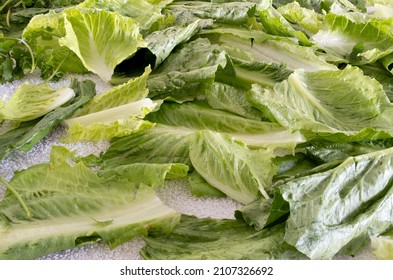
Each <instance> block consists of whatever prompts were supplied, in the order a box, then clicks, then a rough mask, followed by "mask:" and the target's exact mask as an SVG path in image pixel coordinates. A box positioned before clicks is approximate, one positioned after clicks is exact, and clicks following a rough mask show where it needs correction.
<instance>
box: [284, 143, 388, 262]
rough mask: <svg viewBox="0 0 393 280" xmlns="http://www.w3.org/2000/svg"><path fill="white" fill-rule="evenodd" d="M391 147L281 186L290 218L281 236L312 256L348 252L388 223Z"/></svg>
mask: <svg viewBox="0 0 393 280" xmlns="http://www.w3.org/2000/svg"><path fill="white" fill-rule="evenodd" d="M392 155H393V150H392V149H391V148H390V149H386V150H382V151H378V152H374V153H369V154H365V155H360V156H357V157H349V158H347V159H346V160H345V161H344V162H343V163H342V164H341V165H339V166H337V167H336V168H333V169H331V170H328V171H325V172H321V173H316V174H313V175H310V176H305V177H300V178H297V179H294V180H291V181H289V182H287V183H285V184H283V185H281V186H280V187H279V188H280V191H281V194H282V197H283V198H284V199H285V200H286V201H288V203H289V207H290V216H289V219H288V220H287V224H286V234H285V240H286V241H287V242H288V243H289V244H292V245H293V246H295V247H296V248H297V249H298V250H299V251H301V252H303V253H304V254H306V255H307V256H308V257H310V258H312V259H331V258H332V257H333V256H334V255H335V254H336V253H337V252H339V251H340V250H341V249H342V248H343V247H347V248H349V249H350V250H351V251H350V253H351V254H352V255H355V254H356V253H357V251H358V250H359V246H361V245H364V243H365V242H366V241H367V239H368V238H369V237H371V236H374V235H379V234H381V233H383V232H385V231H386V230H388V229H389V228H391V226H392V218H393V217H392V211H391V205H392V199H393V188H392V176H393V173H392V170H393V168H392V162H393V161H392V159H393V157H392Z"/></svg>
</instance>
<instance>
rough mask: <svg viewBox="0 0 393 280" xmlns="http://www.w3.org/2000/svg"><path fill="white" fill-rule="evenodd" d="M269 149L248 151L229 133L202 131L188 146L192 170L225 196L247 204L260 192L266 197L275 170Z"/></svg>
mask: <svg viewBox="0 0 393 280" xmlns="http://www.w3.org/2000/svg"><path fill="white" fill-rule="evenodd" d="M272 157H273V156H272V151H270V150H266V151H263V150H258V151H250V150H249V149H248V148H247V147H246V146H245V145H244V144H243V143H241V142H236V141H235V140H233V139H232V138H231V137H229V136H228V135H224V134H220V133H217V132H212V131H208V130H206V131H201V132H199V133H198V134H196V135H195V137H194V141H193V142H192V143H191V146H190V159H191V163H192V166H193V167H194V168H195V170H196V171H197V172H198V173H199V174H200V175H201V176H202V177H203V178H204V179H205V180H206V181H207V182H208V183H209V184H211V185H212V186H214V187H215V188H217V189H219V190H220V191H222V192H223V193H225V194H226V195H227V196H228V197H230V198H232V199H234V200H236V201H239V202H241V203H244V204H247V203H250V202H252V201H253V200H255V199H257V198H258V197H259V196H261V195H262V196H264V197H265V198H269V195H268V194H267V190H268V189H269V188H270V187H271V180H272V176H273V174H274V172H275V169H274V167H273V166H272V163H271V158H272Z"/></svg>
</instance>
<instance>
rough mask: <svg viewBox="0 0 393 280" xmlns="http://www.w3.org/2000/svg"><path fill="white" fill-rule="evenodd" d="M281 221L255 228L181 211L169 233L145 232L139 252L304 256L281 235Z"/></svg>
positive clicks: (188, 256)
mask: <svg viewBox="0 0 393 280" xmlns="http://www.w3.org/2000/svg"><path fill="white" fill-rule="evenodd" d="M283 235H284V227H283V226H282V225H279V226H276V227H273V228H271V229H266V230H261V231H256V230H255V229H253V228H252V227H250V226H248V225H247V224H245V223H244V222H241V221H238V220H228V219H223V220H216V219H210V218H204V219H198V218H196V217H192V216H185V215H182V218H181V222H180V224H179V225H177V226H176V227H175V228H174V230H173V232H172V233H171V234H170V235H169V236H165V235H163V234H162V233H159V232H155V231H154V232H152V231H151V232H149V236H148V237H146V238H145V242H146V246H145V247H143V248H142V250H141V255H142V256H143V258H145V259H153V260H264V259H269V260H270V259H280V260H283V259H306V257H305V256H304V255H303V254H301V253H299V252H297V251H296V250H295V249H294V248H293V247H291V246H289V245H288V244H286V243H285V242H284V241H283V240H282V237H283Z"/></svg>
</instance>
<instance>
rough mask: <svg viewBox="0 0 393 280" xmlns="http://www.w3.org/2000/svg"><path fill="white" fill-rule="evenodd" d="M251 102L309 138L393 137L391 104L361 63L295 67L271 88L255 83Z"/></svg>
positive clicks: (334, 139) (250, 98) (343, 139)
mask: <svg viewBox="0 0 393 280" xmlns="http://www.w3.org/2000/svg"><path fill="white" fill-rule="evenodd" d="M249 101H250V102H251V104H253V105H254V106H256V107H257V108H258V109H260V110H261V111H262V112H265V114H266V115H269V114H271V118H272V120H275V121H278V122H279V123H280V124H281V125H283V126H284V127H287V128H289V129H290V130H292V131H300V132H301V133H302V134H303V135H305V136H306V138H308V139H313V138H316V137H322V138H326V139H328V140H330V141H334V142H342V141H344V142H347V141H365V140H366V141H368V140H374V139H381V138H390V137H391V135H392V132H393V131H392V127H393V126H392V118H391V117H390V116H391V114H392V110H393V107H392V106H393V105H392V104H391V103H390V101H389V99H388V98H387V96H386V94H385V92H384V90H383V87H382V85H381V84H380V83H378V82H377V81H376V80H374V79H371V78H370V77H368V76H365V75H363V73H362V71H361V70H360V69H358V68H357V67H351V66H348V67H346V68H345V69H344V70H335V71H317V72H312V73H305V72H302V71H296V72H295V73H294V74H292V75H291V76H290V77H289V78H288V79H287V80H286V81H284V82H282V83H279V84H277V85H276V86H275V87H274V89H273V90H270V89H263V88H261V87H260V86H256V85H255V86H254V87H253V89H252V90H251V91H250V94H249Z"/></svg>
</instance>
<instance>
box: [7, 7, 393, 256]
mask: <svg viewBox="0 0 393 280" xmlns="http://www.w3.org/2000/svg"><path fill="white" fill-rule="evenodd" d="M25 2H29V3H25ZM52 2H56V3H57V2H58V4H57V6H56V7H54V6H50V7H48V6H45V1H21V2H18V4H15V5H13V4H12V3H13V1H6V3H5V4H3V5H2V6H1V7H0V13H1V16H2V17H1V18H0V19H1V20H3V19H4V20H5V23H4V22H2V23H1V26H2V32H1V33H0V75H1V76H0V77H1V78H0V80H1V81H2V82H6V81H12V80H15V79H19V78H21V77H23V76H24V75H26V74H28V73H29V72H36V71H37V72H38V73H40V75H41V77H42V78H43V79H44V80H45V81H46V82H45V83H43V84H40V85H32V84H23V85H21V86H20V87H19V88H18V90H17V91H16V92H15V93H14V94H13V95H12V96H11V97H10V98H9V99H8V100H3V101H2V102H1V103H0V122H1V129H0V159H4V158H6V157H9V156H12V153H13V151H14V150H21V151H29V150H30V149H31V148H32V147H33V146H34V145H35V144H36V143H37V142H39V141H40V140H41V139H43V138H44V137H45V136H46V135H48V134H49V133H51V131H53V129H63V130H64V131H65V133H64V137H63V138H62V139H61V141H63V142H65V143H71V142H84V141H103V140H105V141H109V143H110V146H109V148H108V149H107V150H106V151H105V152H103V153H102V154H101V155H99V156H93V155H91V156H88V157H78V156H76V155H75V153H73V152H72V151H69V150H68V149H66V148H64V147H60V146H53V147H52V152H51V157H50V160H49V162H46V163H42V164H38V165H34V166H32V167H30V168H28V169H25V170H21V171H18V172H16V173H15V175H14V177H13V178H12V179H11V180H10V181H9V182H7V181H6V180H4V179H1V178H0V182H1V183H2V184H3V185H5V186H6V188H7V190H6V193H5V196H4V199H3V200H2V201H1V202H0V259H30V258H32V259H33V258H37V257H40V256H43V255H46V254H49V253H51V252H56V251H59V250H62V249H66V248H72V247H76V246H82V245H85V244H88V243H91V242H98V241H103V242H105V243H106V244H108V246H109V247H110V248H115V247H116V246H118V245H120V244H122V243H124V242H126V241H129V240H131V239H133V238H134V237H136V236H138V235H143V236H144V238H145V239H144V240H145V246H144V247H143V248H142V250H141V252H140V253H141V256H142V257H144V258H145V259H332V258H334V257H335V256H337V255H347V256H354V257H356V256H357V254H358V253H359V252H360V251H361V250H362V249H363V248H364V247H365V246H367V245H369V244H370V243H371V240H372V246H373V247H374V248H375V252H376V254H377V255H378V256H379V257H380V258H391V256H392V245H391V235H392V234H391V232H392V230H393V118H392V116H393V103H392V101H393V71H392V68H393V66H392V65H393V47H392V46H393V32H392V31H393V6H392V4H391V3H390V1H387V0H386V1H384V0H374V1H373V0H321V1H319V0H299V1H291V0H277V1H275V0H273V1H272V0H250V1H246V0H206V1H178V0H112V1H111V0H86V1H84V2H81V1H52ZM68 2H70V3H68ZM74 2H78V3H74ZM21 3H22V4H21ZM39 3H41V5H43V6H42V7H40V9H41V10H39V11H40V12H39V13H38V12H37V13H36V14H34V13H33V12H34V11H37V10H36V9H37V6H35V5H39ZM21 5H22V6H21ZM42 9H46V10H42ZM17 12H19V14H24V15H32V16H31V17H30V18H28V19H27V20H26V17H25V22H24V24H21V23H20V22H15V23H14V22H13V21H12V19H14V18H15V13H17ZM4 15H5V16H4ZM16 18H17V17H16ZM4 26H5V27H7V28H3V27H4ZM69 73H79V74H84V73H94V74H96V75H98V76H99V77H100V78H101V79H102V80H103V81H105V82H108V83H111V84H112V85H113V87H112V88H111V89H109V90H107V91H106V92H104V93H102V94H96V91H95V85H94V83H93V82H92V81H89V80H82V79H81V80H77V79H74V80H72V82H71V85H70V86H69V87H66V88H62V89H56V90H55V89H52V88H51V86H50V85H49V84H48V83H47V82H49V81H56V80H58V79H59V78H61V77H63V76H64V75H66V74H69ZM92 167H94V168H92ZM166 180H187V181H188V184H189V186H190V189H191V191H192V193H193V194H194V195H195V196H198V197H209V196H210V197H227V198H229V199H233V200H235V201H237V202H239V203H240V204H241V205H242V207H241V208H240V209H238V210H237V211H236V212H235V213H234V218H235V219H221V220H220V219H211V218H203V219H202V218H197V217H193V216H187V215H183V214H181V213H179V212H177V211H175V210H173V209H171V208H170V207H168V206H166V205H165V204H164V203H163V202H161V201H160V199H159V198H158V196H157V195H156V192H155V189H157V188H160V187H161V186H163V185H164V184H165V181H166ZM385 235H386V236H385Z"/></svg>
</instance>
